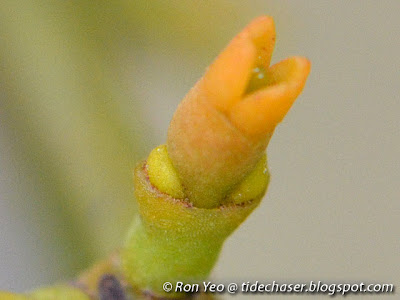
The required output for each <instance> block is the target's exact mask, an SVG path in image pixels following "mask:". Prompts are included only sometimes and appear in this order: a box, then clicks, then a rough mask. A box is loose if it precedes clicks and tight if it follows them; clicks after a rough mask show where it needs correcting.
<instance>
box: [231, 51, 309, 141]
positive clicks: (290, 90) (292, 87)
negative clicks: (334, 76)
mask: <svg viewBox="0 0 400 300" xmlns="http://www.w3.org/2000/svg"><path fill="white" fill-rule="evenodd" d="M310 67H311V64H310V62H309V60H308V59H306V58H303V57H292V58H288V59H286V60H284V61H281V62H279V63H278V64H276V65H274V66H272V67H271V68H270V69H268V72H267V74H266V76H268V82H269V84H268V85H267V86H266V87H265V88H263V89H261V90H257V91H255V92H254V93H252V94H250V95H247V96H246V97H245V98H244V99H243V100H242V101H240V102H238V103H237V104H236V105H235V106H234V107H232V109H231V111H230V119H231V121H232V123H233V124H234V125H235V126H236V127H237V128H238V129H240V130H241V131H243V132H245V133H247V134H249V135H251V136H260V135H265V134H268V133H272V131H273V130H274V128H275V126H276V125H277V124H278V123H279V122H280V121H282V119H283V118H284V116H285V115H286V113H287V112H288V111H289V109H290V107H291V106H292V104H293V102H294V100H295V99H296V97H297V96H298V95H299V94H300V92H301V91H302V89H303V87H304V85H305V82H306V79H307V76H308V73H309V72H310Z"/></svg>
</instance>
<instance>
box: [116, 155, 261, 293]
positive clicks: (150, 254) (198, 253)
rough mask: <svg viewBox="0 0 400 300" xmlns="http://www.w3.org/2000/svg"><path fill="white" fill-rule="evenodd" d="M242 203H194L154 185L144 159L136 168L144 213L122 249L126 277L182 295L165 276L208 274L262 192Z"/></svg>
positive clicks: (193, 278)
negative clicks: (167, 285) (207, 206)
mask: <svg viewBox="0 0 400 300" xmlns="http://www.w3.org/2000/svg"><path fill="white" fill-rule="evenodd" d="M264 192H265V189H264V190H263V191H262V193H261V194H259V195H257V197H256V198H255V199H252V200H250V201H247V202H245V203H242V204H234V203H231V204H229V205H226V206H221V207H217V208H213V209H205V208H197V207H193V206H192V205H191V204H190V203H189V202H186V201H185V200H178V199H175V198H172V197H170V196H169V195H167V194H164V193H162V192H160V191H159V190H158V189H156V188H155V187H154V186H153V185H152V184H151V183H150V180H149V177H148V174H147V170H146V164H145V163H142V164H141V165H139V166H138V167H137V168H136V170H135V195H136V199H137V201H138V204H139V211H140V218H138V219H136V220H135V222H134V224H133V226H132V228H131V231H130V233H129V235H128V238H127V242H126V246H125V248H124V250H123V251H122V254H121V255H122V267H123V272H124V274H125V276H126V278H127V280H128V281H129V282H130V283H131V284H132V285H133V286H136V287H139V288H140V289H141V290H145V291H151V292H152V293H153V294H156V295H159V296H163V297H178V296H183V295H178V294H177V293H175V292H174V289H173V290H172V291H171V292H170V293H165V292H164V291H163V288H162V287H163V284H164V283H165V282H170V283H172V286H173V287H175V284H176V282H178V281H181V282H184V283H198V282H201V281H202V280H205V279H206V278H207V277H208V275H209V273H210V271H211V269H212V267H213V266H214V264H215V261H216V260H217V258H218V255H219V252H220V250H221V247H222V245H223V242H224V241H225V239H226V238H227V237H228V236H229V235H230V234H231V233H232V232H233V231H234V230H235V229H236V228H237V227H238V226H239V225H240V223H242V222H243V221H244V220H245V219H246V217H247V216H248V215H249V214H250V213H251V212H252V211H253V210H254V209H255V208H256V207H257V205H258V204H259V202H260V199H261V196H262V195H263V194H264Z"/></svg>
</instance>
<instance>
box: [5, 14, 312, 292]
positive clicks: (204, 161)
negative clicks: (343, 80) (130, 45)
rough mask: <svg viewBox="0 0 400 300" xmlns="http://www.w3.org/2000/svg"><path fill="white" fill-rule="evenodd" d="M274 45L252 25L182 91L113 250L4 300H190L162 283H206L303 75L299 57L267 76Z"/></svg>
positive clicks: (262, 174) (258, 190)
mask: <svg viewBox="0 0 400 300" xmlns="http://www.w3.org/2000/svg"><path fill="white" fill-rule="evenodd" d="M274 43H275V28H274V23H273V20H272V18H270V17H259V18H257V19H255V20H253V21H252V22H251V23H250V24H249V25H248V26H247V27H246V28H244V30H243V31H242V32H240V33H239V34H238V35H237V36H236V37H235V38H234V39H233V40H232V41H231V42H230V43H229V45H228V46H227V47H226V49H225V50H224V51H223V52H222V53H221V54H220V55H219V56H218V58H217V59H216V60H215V61H214V62H213V63H212V64H211V66H210V67H209V68H208V69H207V71H206V73H205V75H204V76H203V77H202V78H201V79H200V80H199V81H198V82H197V83H196V85H195V86H194V87H193V88H192V89H191V90H190V91H189V93H188V94H187V96H186V97H185V98H184V100H183V101H182V102H181V104H180V105H179V106H178V108H177V110H176V112H175V114H174V116H173V119H172V121H171V124H170V127H169V129H168V139H167V142H166V144H165V145H161V146H159V147H157V148H155V149H154V150H153V151H151V153H150V155H149V156H148V158H147V160H145V161H143V162H141V163H140V164H139V165H138V166H137V167H136V169H135V171H134V186H135V196H136V201H137V202H138V206H139V216H138V217H137V218H136V219H135V220H134V222H133V224H132V227H131V228H130V230H129V233H128V235H127V238H126V241H125V244H124V246H123V247H122V249H121V250H120V251H118V252H116V253H115V254H114V255H112V256H111V257H110V258H109V259H107V260H106V261H104V262H101V263H99V264H98V265H96V266H94V267H93V268H92V269H91V270H88V271H87V272H86V273H84V274H82V275H81V276H80V277H79V278H78V279H77V280H76V281H74V282H73V283H71V284H64V285H59V286H53V287H49V288H44V289H39V290H37V291H34V292H32V293H29V294H26V295H15V294H7V293H2V294H0V296H1V297H2V298H1V299H129V298H140V297H149V298H158V297H159V298H176V297H185V296H187V295H185V294H182V293H178V292H176V291H175V290H174V289H172V290H171V291H169V292H167V291H165V290H164V289H163V284H164V283H165V282H170V283H171V284H172V286H175V284H176V283H177V282H178V281H181V282H185V283H199V282H201V281H203V280H205V279H206V278H207V277H208V276H209V274H210V272H211V270H212V268H213V266H214V264H215V262H216V260H217V258H218V255H219V253H220V250H221V247H222V245H223V243H224V241H225V240H226V238H227V237H228V236H229V235H230V234H231V233H232V232H233V231H234V230H235V229H236V228H237V227H238V226H239V225H240V224H241V223H242V222H243V221H244V220H245V219H246V218H247V217H248V216H249V214H250V213H251V212H252V211H253V210H254V209H255V208H256V207H257V206H258V205H259V203H260V201H261V199H262V197H263V196H264V194H265V192H266V189H267V186H268V182H269V173H268V168H267V159H266V154H265V150H266V148H267V145H268V142H269V140H270V138H271V136H272V134H273V132H274V129H275V127H276V126H277V124H278V123H279V122H280V121H282V119H283V117H284V116H285V115H286V113H287V112H288V110H289V109H290V107H291V106H292V104H293V102H294V100H295V99H296V97H297V96H298V95H299V94H300V92H301V91H302V89H303V87H304V85H305V82H306V79H307V76H308V73H309V71H310V62H309V61H308V60H307V59H306V58H303V57H291V58H288V59H285V60H283V61H281V62H279V63H277V64H275V65H273V66H271V67H270V66H269V65H270V60H271V55H272V51H273V48H274ZM196 296H197V297H211V295H204V294H198V295H196Z"/></svg>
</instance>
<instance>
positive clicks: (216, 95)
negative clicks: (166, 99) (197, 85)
mask: <svg viewBox="0 0 400 300" xmlns="http://www.w3.org/2000/svg"><path fill="white" fill-rule="evenodd" d="M274 42H275V27H274V22H273V20H272V18H270V17H259V18H257V19H255V20H254V21H253V22H251V23H250V24H249V25H248V26H246V27H245V28H244V29H243V31H242V32H240V33H239V34H238V35H237V36H236V37H235V38H234V39H233V40H232V41H231V42H230V43H229V45H228V46H227V47H226V48H225V50H224V51H223V52H222V53H221V54H220V55H219V56H218V57H217V59H216V60H215V61H214V63H213V64H212V65H211V66H210V67H209V69H208V70H207V72H206V74H205V75H204V77H203V79H202V81H201V84H202V88H203V89H204V92H205V93H206V94H207V98H208V101H209V102H210V103H211V104H212V105H213V106H214V107H216V108H217V109H218V110H220V111H222V112H227V111H229V109H230V108H231V107H232V106H233V105H234V104H235V103H237V102H239V101H240V100H241V98H242V96H243V94H244V92H245V90H246V87H247V85H248V82H249V79H250V76H251V73H252V69H253V68H254V67H255V65H256V64H257V65H259V64H260V63H261V64H263V65H265V66H268V65H269V61H270V59H271V55H272V50H273V47H274Z"/></svg>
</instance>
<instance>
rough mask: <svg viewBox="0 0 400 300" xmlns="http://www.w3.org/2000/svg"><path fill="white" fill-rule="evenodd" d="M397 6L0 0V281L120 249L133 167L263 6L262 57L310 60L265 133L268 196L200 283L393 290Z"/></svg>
mask: <svg viewBox="0 0 400 300" xmlns="http://www.w3.org/2000/svg"><path fill="white" fill-rule="evenodd" d="M399 11H400V2H399V1H398V0H392V1H383V2H382V1H310V0H307V1H223V0H219V1H215V0H212V1H211V0H210V1H208V0H207V1H145V0H140V1H123V0H117V1H101V2H96V1H95V2H93V1H86V0H82V1H27V0H25V1H21V0H12V1H11V0H6V1H2V3H1V4H0V41H1V42H0V289H6V290H11V291H25V290H29V289H32V288H34V287H37V286H39V285H46V284H50V283H53V282H55V281H60V280H66V279H69V278H71V277H72V276H73V275H74V274H76V273H77V272H79V270H82V269H83V268H85V267H87V266H89V265H90V264H91V263H93V262H94V261H95V260H96V259H98V258H100V257H102V256H105V255H107V253H110V251H112V249H114V248H116V247H118V246H119V245H121V243H122V241H123V236H124V234H125V231H126V228H127V227H128V226H129V223H130V221H131V219H132V216H133V215H134V214H135V204H134V201H133V200H132V197H133V196H132V192H133V187H132V180H131V179H132V169H133V167H134V165H135V164H136V163H137V162H138V161H139V160H140V159H143V158H145V156H146V153H148V152H149V151H150V150H151V149H152V148H153V147H154V146H156V145H158V144H162V143H164V141H165V139H166V130H167V127H168V123H169V120H170V119H171V117H172V114H173V112H174V110H175V108H176V106H177V104H178V103H179V101H180V100H181V99H182V97H183V96H184V95H185V93H186V92H187V91H188V90H189V89H190V87H191V86H192V85H193V84H194V83H195V81H196V80H197V79H198V78H200V76H201V75H202V73H203V72H204V70H205V68H206V66H207V65H209V64H210V62H211V61H212V60H213V59H214V58H215V56H216V55H217V54H218V53H219V52H220V51H221V49H222V48H223V47H224V46H225V45H226V44H227V42H228V41H229V40H230V39H231V38H232V37H233V36H234V35H235V34H236V33H237V32H238V31H239V30H240V29H241V28H242V27H244V26H245V25H246V24H247V23H248V22H249V21H250V20H251V19H252V18H254V17H256V16H258V15H263V14H267V15H271V16H273V17H274V18H275V22H276V28H277V45H276V49H275V54H274V57H273V61H275V62H276V61H278V60H280V59H282V58H285V57H287V56H290V55H304V56H307V57H308V58H310V60H311V61H312V72H311V75H310V78H309V80H308V83H307V86H306V88H305V90H304V92H303V94H302V96H301V97H300V98H299V99H298V101H297V102H296V104H295V105H294V107H293V108H292V110H291V111H290V113H289V114H288V115H287V117H286V119H285V121H284V122H283V123H282V124H281V125H280V126H279V128H278V129H277V130H276V132H275V135H274V137H273V139H272V141H271V143H270V146H269V149H268V155H269V166H270V171H271V174H272V180H271V183H270V187H269V191H268V194H267V196H266V197H265V199H264V200H263V203H262V205H261V207H260V208H259V209H258V210H257V211H256V212H255V213H254V214H253V215H252V216H251V217H250V218H249V219H248V220H247V221H246V222H245V224H244V225H243V226H242V227H241V228H240V229H239V230H238V231H237V232H236V233H235V234H234V235H233V236H232V237H231V238H230V239H229V240H228V242H227V243H226V244H225V247H224V249H223V252H222V255H221V258H220V260H219V263H218V265H217V267H216V269H215V272H214V273H213V281H215V282H219V281H221V282H229V281H231V280H233V281H237V282H244V281H251V280H253V281H254V280H258V281H260V282H266V281H272V280H276V281H281V282H289V281H297V282H308V281H309V280H314V281H317V280H322V281H327V282H338V283H339V282H344V281H346V282H359V281H360V282H361V281H364V282H387V283H393V284H395V285H397V287H398V288H400V281H399V279H400V269H399V265H400V255H399V253H400V239H399V237H400V201H399V198H400V185H399V182H400V160H399V154H400V121H399V120H400V96H399V95H400V94H399V91H400V86H399V83H400V82H399V79H400V56H399V53H400V18H399ZM224 297H227V298H228V297H229V296H224ZM242 297H244V296H243V295H239V296H238V297H237V298H242ZM286 297H289V296H282V297H281V298H282V299H285V298H286ZM303 297H305V298H307V297H309V296H307V295H304V296H303Z"/></svg>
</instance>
